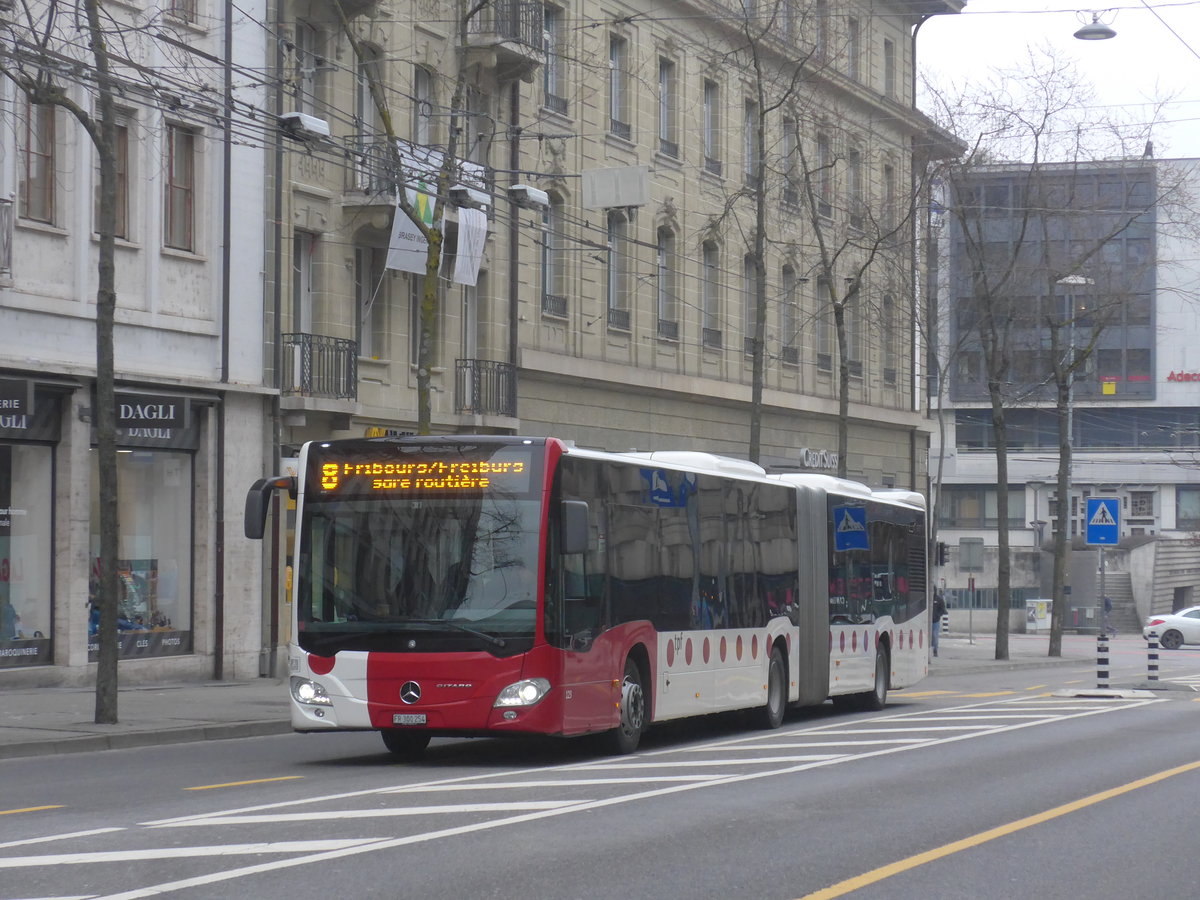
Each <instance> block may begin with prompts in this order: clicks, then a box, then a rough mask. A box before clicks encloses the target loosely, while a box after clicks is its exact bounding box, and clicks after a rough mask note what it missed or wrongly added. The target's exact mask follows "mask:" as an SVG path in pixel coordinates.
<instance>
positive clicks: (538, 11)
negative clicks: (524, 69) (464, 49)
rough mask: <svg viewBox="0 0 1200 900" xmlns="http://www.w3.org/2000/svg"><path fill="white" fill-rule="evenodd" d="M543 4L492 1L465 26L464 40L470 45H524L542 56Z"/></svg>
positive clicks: (513, 0)
mask: <svg viewBox="0 0 1200 900" xmlns="http://www.w3.org/2000/svg"><path fill="white" fill-rule="evenodd" d="M544 10H545V6H544V5H543V4H542V3H529V2H524V0H492V2H491V3H489V4H486V5H484V6H483V7H482V8H480V9H479V11H478V12H477V13H476V14H475V15H474V16H473V17H472V18H471V21H470V23H469V24H468V25H467V40H468V41H469V42H470V43H471V44H479V43H481V39H482V41H484V42H486V41H488V40H493V39H494V40H500V41H512V42H514V43H517V44H523V45H525V46H526V47H529V48H530V49H533V50H536V51H538V53H539V54H540V53H541V52H542V43H543V34H542V16H543V12H544Z"/></svg>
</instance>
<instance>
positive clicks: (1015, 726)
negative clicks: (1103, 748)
mask: <svg viewBox="0 0 1200 900" xmlns="http://www.w3.org/2000/svg"><path fill="white" fill-rule="evenodd" d="M1161 702H1165V701H1161V700H1137V701H1130V702H1128V703H1124V702H1123V703H1121V704H1120V705H1116V704H1113V703H1111V702H1106V703H1096V704H1093V705H1089V706H1088V707H1087V708H1086V711H1080V712H1072V713H1069V714H1067V715H1063V716H1057V717H1054V718H1053V719H1051V718H1044V719H1039V720H1035V721H1031V722H1014V723H1011V724H1004V725H1000V726H998V727H996V728H984V729H980V728H976V729H974V730H973V731H972V732H971V733H968V734H954V735H947V736H936V737H935V736H931V737H930V739H929V740H928V741H925V742H922V743H921V744H919V745H916V746H932V745H938V744H952V743H957V742H959V741H966V740H972V739H974V738H978V737H983V736H993V735H997V734H1003V733H1006V732H1012V731H1020V730H1022V729H1025V728H1029V727H1033V726H1040V725H1042V724H1045V723H1048V722H1056V723H1057V722H1065V721H1069V720H1071V719H1078V718H1084V717H1087V716H1094V715H1099V714H1102V713H1106V712H1114V711H1117V710H1121V709H1128V708H1130V707H1137V706H1147V705H1152V704H1155V703H1161ZM893 718H894V719H903V718H905V717H901V716H897V717H893ZM809 733H811V734H814V735H820V734H822V733H828V732H826V731H825V729H824V728H823V727H818V728H814V729H810V730H809ZM775 737H776V738H778V735H776V736H775ZM723 743H732V741H725V742H716V743H714V746H721V744H723ZM913 746H914V745H901V746H892V747H884V748H880V749H876V750H871V751H868V752H865V753H859V754H845V755H842V756H837V757H835V758H833V759H829V760H823V761H819V762H810V763H800V764H797V765H792V766H785V767H783V768H778V769H771V770H767V771H758V772H741V773H735V774H729V775H724V776H722V777H719V778H714V779H711V780H708V781H701V782H691V783H684V784H672V785H667V786H663V787H659V788H654V789H651V790H646V791H640V792H637V793H633V794H626V795H622V796H618V797H610V798H607V799H603V800H594V801H590V802H583V803H579V804H578V805H574V806H565V807H562V808H560V809H553V810H542V811H538V812H527V813H522V814H519V815H515V816H510V817H506V818H500V819H491V820H488V821H485V822H474V823H468V824H463V825H458V826H451V827H447V828H444V829H440V830H437V831H428V832H423V833H420V834H413V835H407V836H403V837H396V838H389V839H385V840H375V841H372V842H370V843H365V844H362V845H361V846H356V847H347V848H344V849H341V850H328V851H325V852H321V853H313V854H311V855H308V856H300V857H292V858H287V859H278V860H273V861H267V862H261V863H257V864H254V865H249V866H243V867H241V868H236V869H230V870H226V871H221V872H211V873H207V874H203V875H198V876H193V877H189V878H183V879H180V880H177V881H171V882H164V883H159V884H152V885H145V886H143V887H139V888H133V889H131V890H128V891H122V892H120V893H117V894H110V895H106V896H104V897H103V898H99V897H98V898H96V900H140V898H145V897H158V896H162V895H164V894H172V893H176V892H178V891H181V890H184V889H187V888H195V887H207V886H211V885H214V884H218V883H221V882H230V881H234V880H236V879H238V878H244V877H249V876H252V875H260V874H265V873H268V872H275V871H280V870H283V869H288V868H292V867H295V866H303V865H313V864H319V863H323V862H336V861H339V860H344V859H347V858H349V857H352V856H356V855H358V854H360V853H373V852H375V851H378V850H388V849H393V848H397V847H407V846H413V845H417V844H422V843H426V842H436V841H438V840H441V839H444V838H449V837H457V836H460V835H464V834H476V833H479V832H483V831H488V830H492V829H497V828H503V827H506V826H512V825H520V824H524V823H527V822H535V821H540V820H546V819H550V818H555V817H558V816H563V815H571V814H573V813H578V812H586V811H588V810H592V809H601V808H605V807H611V806H618V805H622V804H626V803H636V802H639V801H646V800H652V799H655V798H658V797H665V796H671V795H676V794H681V793H684V792H688V791H693V790H701V789H704V788H708V787H722V786H727V785H735V784H742V783H745V782H750V781H758V780H761V779H764V778H775V777H779V776H784V775H791V774H794V773H799V772H806V771H815V770H817V769H821V768H824V767H826V766H834V765H840V764H842V763H847V762H862V761H865V760H869V759H874V758H877V757H884V756H891V755H893V754H896V753H903V752H906V751H908V750H910V749H913ZM667 752H672V751H655V752H652V753H650V754H647V755H650V756H657V755H663V754H664V753H667ZM571 768H577V766H576V765H575V764H567V765H563V766H552V767H550V768H549V769H547V768H546V767H531V768H528V769H524V770H518V771H514V772H506V773H504V775H505V777H511V776H514V775H515V776H520V775H534V776H544V775H545V774H546V773H547V772H548V771H564V770H566V769H571ZM495 777H496V776H495V775H494V774H490V773H488V774H482V775H468V776H460V777H455V778H446V779H437V780H434V781H430V782H426V783H425V785H424V786H436V785H451V784H466V783H469V782H478V781H483V780H487V779H491V778H495ZM419 786H421V785H396V786H394V787H393V788H390V789H389V788H371V789H368V790H359V791H346V792H341V793H338V794H329V795H325V796H321V797H310V798H305V799H302V800H286V801H278V802H275V803H268V804H261V805H258V806H252V807H245V808H242V809H234V810H226V811H225V812H224V813H223V815H234V814H241V813H247V812H256V811H260V810H272V809H281V808H284V807H289V806H291V807H297V806H302V805H312V804H316V803H327V802H330V801H333V800H342V799H349V798H353V797H367V796H371V795H376V796H377V795H378V794H380V793H384V792H386V791H388V790H395V789H396V788H405V787H407V788H410V789H411V788H415V787H419ZM220 815H222V813H220V812H218V813H207V814H203V815H191V816H180V817H177V818H174V819H165V820H158V821H155V822H143V823H141V824H142V825H143V826H147V827H154V826H157V827H163V826H169V825H186V824H187V823H188V822H194V821H197V820H199V819H204V820H207V819H213V818H216V817H217V816H220Z"/></svg>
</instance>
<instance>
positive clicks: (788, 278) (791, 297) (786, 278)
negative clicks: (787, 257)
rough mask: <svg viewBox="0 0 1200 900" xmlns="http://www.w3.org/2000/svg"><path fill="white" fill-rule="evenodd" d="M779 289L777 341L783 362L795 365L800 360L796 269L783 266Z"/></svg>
mask: <svg viewBox="0 0 1200 900" xmlns="http://www.w3.org/2000/svg"><path fill="white" fill-rule="evenodd" d="M780 289H781V290H780V293H781V294H782V295H783V296H781V297H780V300H779V343H780V344H781V345H782V346H783V354H782V355H783V362H784V363H786V364H788V365H792V366H795V365H798V364H799V362H800V351H799V346H798V345H799V343H800V341H799V332H800V325H799V323H800V315H799V298H798V296H797V288H796V270H795V269H793V268H792V267H791V266H784V267H783V274H782V275H781V276H780Z"/></svg>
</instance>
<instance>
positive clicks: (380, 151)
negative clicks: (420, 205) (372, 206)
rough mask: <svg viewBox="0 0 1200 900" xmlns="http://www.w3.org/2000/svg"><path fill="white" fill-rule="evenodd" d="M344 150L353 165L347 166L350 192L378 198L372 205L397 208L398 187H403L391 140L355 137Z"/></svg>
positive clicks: (370, 136) (352, 135)
mask: <svg viewBox="0 0 1200 900" xmlns="http://www.w3.org/2000/svg"><path fill="white" fill-rule="evenodd" d="M343 146H344V147H345V151H346V160H347V162H348V163H349V165H347V166H346V190H347V191H352V192H356V193H363V194H367V195H368V196H369V197H372V198H374V199H373V200H369V201H368V203H372V202H373V203H379V204H380V205H383V206H393V205H395V203H396V185H397V184H399V183H400V177H399V176H400V173H399V172H398V171H397V165H398V164H399V163H398V157H397V155H396V154H395V153H394V152H393V150H392V148H391V147H389V146H388V142H387V139H386V138H382V137H379V136H377V135H363V134H351V135H348V136H347V137H346V138H345V139H344V143H343Z"/></svg>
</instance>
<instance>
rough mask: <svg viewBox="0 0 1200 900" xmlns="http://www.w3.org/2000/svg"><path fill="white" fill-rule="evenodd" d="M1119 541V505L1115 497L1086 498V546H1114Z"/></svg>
mask: <svg viewBox="0 0 1200 900" xmlns="http://www.w3.org/2000/svg"><path fill="white" fill-rule="evenodd" d="M1120 539H1121V504H1120V501H1118V499H1117V498H1116V497H1088V501H1087V534H1086V541H1087V543H1088V544H1100V545H1106V544H1116V543H1117V542H1118V541H1119V540H1120Z"/></svg>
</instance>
